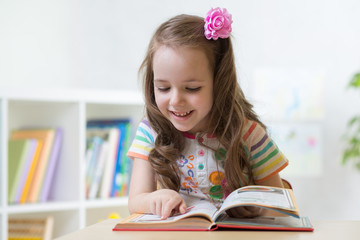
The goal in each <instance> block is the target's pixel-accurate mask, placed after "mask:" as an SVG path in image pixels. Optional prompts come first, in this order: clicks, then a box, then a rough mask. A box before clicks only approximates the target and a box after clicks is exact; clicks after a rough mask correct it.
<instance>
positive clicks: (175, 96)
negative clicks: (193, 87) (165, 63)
mask: <svg viewBox="0 0 360 240" xmlns="http://www.w3.org/2000/svg"><path fill="white" fill-rule="evenodd" d="M170 105H171V106H184V105H185V98H184V96H183V94H182V93H181V92H180V91H179V90H177V89H174V90H173V91H172V92H171V98H170Z"/></svg>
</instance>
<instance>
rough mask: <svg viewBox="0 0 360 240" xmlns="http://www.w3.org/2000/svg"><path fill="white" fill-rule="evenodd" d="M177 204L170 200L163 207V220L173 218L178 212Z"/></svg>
mask: <svg viewBox="0 0 360 240" xmlns="http://www.w3.org/2000/svg"><path fill="white" fill-rule="evenodd" d="M176 206H177V202H176V200H175V199H170V200H169V201H167V202H166V203H164V204H163V206H162V215H161V219H166V218H168V217H170V216H171V214H172V212H173V211H174V212H175V211H176Z"/></svg>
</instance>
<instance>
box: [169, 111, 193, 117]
mask: <svg viewBox="0 0 360 240" xmlns="http://www.w3.org/2000/svg"><path fill="white" fill-rule="evenodd" d="M173 113H174V114H175V115H176V116H178V117H184V116H186V115H188V114H190V113H191V111H189V112H185V113H176V112H173Z"/></svg>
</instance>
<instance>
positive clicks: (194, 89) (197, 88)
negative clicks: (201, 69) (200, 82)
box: [186, 87, 201, 92]
mask: <svg viewBox="0 0 360 240" xmlns="http://www.w3.org/2000/svg"><path fill="white" fill-rule="evenodd" d="M200 89H201V87H196V88H189V87H188V88H186V90H188V91H189V92H197V91H200Z"/></svg>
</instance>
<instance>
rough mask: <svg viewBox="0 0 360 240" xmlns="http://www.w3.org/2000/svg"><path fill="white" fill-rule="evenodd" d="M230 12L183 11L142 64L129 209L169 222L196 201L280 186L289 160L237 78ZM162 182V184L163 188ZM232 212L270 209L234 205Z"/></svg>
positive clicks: (218, 200) (159, 34)
mask: <svg viewBox="0 0 360 240" xmlns="http://www.w3.org/2000/svg"><path fill="white" fill-rule="evenodd" d="M231 23H232V19H231V15H230V14H229V13H228V12H227V11H226V9H221V8H216V9H211V10H210V11H209V12H208V14H207V16H206V18H205V19H204V18H201V17H197V16H190V15H179V16H176V17H174V18H172V19H170V20H168V21H166V22H165V23H163V24H162V25H161V26H160V27H159V28H158V29H157V31H156V32H155V34H154V36H153V38H152V39H151V41H150V45H149V47H148V51H147V55H146V57H145V60H144V61H143V63H142V66H141V68H140V69H141V70H143V72H144V77H143V92H144V94H145V106H146V118H145V119H144V120H143V121H142V122H141V123H140V125H139V127H138V130H137V133H136V137H135V139H134V141H133V143H132V145H131V147H130V149H129V151H128V156H129V157H131V158H132V159H133V172H132V177H131V184H130V193H129V211H130V213H153V214H157V215H159V216H161V217H162V218H163V219H166V218H167V217H169V216H171V215H173V214H174V213H177V212H179V213H185V212H186V208H187V206H189V205H190V204H191V203H194V202H195V201H210V202H212V203H214V204H215V205H216V206H219V205H221V203H222V201H223V200H224V199H225V198H226V196H227V195H228V194H229V193H230V192H231V191H233V190H235V189H237V188H239V187H242V186H246V185H249V184H261V185H268V186H276V187H282V182H281V179H280V177H279V172H280V171H281V170H282V169H283V168H284V167H285V166H287V164H288V160H287V159H286V158H285V157H284V155H283V154H282V153H281V152H280V151H279V149H278V148H277V146H276V144H275V143H274V142H273V141H272V140H271V138H270V137H269V136H268V134H267V133H266V130H265V126H264V124H263V123H261V121H260V120H259V118H258V116H257V115H256V114H255V113H254V111H253V109H252V105H251V104H250V103H249V102H248V101H247V100H246V99H245V96H244V94H243V92H242V90H241V88H240V86H239V84H238V82H237V77H236V70H235V64H234V54H233V48H232V44H231V39H230V32H231ZM158 184H159V185H160V187H161V188H158ZM228 214H229V215H230V216H234V217H252V216H257V215H260V214H265V213H264V210H263V211H261V210H260V209H259V208H249V207H247V208H246V207H243V208H236V209H233V210H231V211H228Z"/></svg>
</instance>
